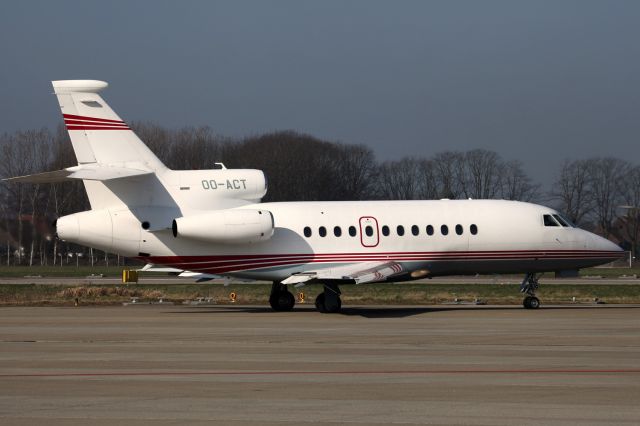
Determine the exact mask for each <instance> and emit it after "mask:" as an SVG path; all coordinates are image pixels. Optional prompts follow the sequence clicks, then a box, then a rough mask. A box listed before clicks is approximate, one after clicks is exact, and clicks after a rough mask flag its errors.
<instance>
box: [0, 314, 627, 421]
mask: <svg viewBox="0 0 640 426" xmlns="http://www.w3.org/2000/svg"><path fill="white" fill-rule="evenodd" d="M639 419H640V305H628V306H619V305H618V306H609V305H604V306H570V307H564V306H544V307H542V308H541V309H539V310H535V311H531V310H524V309H522V308H517V307H511V306H483V307H462V306H447V307H443V306H437V307H398V306H393V307H371V306H367V307H347V308H345V310H344V313H343V314H339V315H327V314H320V313H317V312H315V310H313V309H312V307H311V306H309V305H305V306H302V307H296V310H294V311H293V312H287V313H276V312H271V311H270V309H268V308H266V307H265V308H263V307H254V306H235V305H231V306H229V305H226V306H209V307H202V306H201V307H187V306H148V305H146V306H128V307H79V308H63V307H55V308H53V307H33V308H32V307H9V308H0V424H2V425H31V424H46V425H47V426H53V425H86V424H91V425H93V426H97V425H113V424H126V425H142V424H151V423H152V422H153V423H154V424H159V425H183V424H202V425H204V424H212V423H214V424H215V423H217V424H225V425H294V424H295V425H299V424H314V425H329V424H332V425H333V424H354V425H360V424H363V425H364V424H367V425H370V424H438V425H445V424H447V425H449V424H456V425H515V424H517V425H581V426H585V425H603V424H619V425H637V424H638V422H639Z"/></svg>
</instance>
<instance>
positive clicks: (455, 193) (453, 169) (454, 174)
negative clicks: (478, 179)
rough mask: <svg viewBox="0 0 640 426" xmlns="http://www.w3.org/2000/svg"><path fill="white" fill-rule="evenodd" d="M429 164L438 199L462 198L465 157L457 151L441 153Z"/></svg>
mask: <svg viewBox="0 0 640 426" xmlns="http://www.w3.org/2000/svg"><path fill="white" fill-rule="evenodd" d="M431 164H432V165H433V168H434V174H435V177H436V180H437V187H438V194H439V197H438V198H450V199H456V198H460V197H463V196H464V185H465V184H464V181H465V173H464V169H465V155H464V154H463V153H461V152H457V151H445V152H441V153H439V154H436V155H435V156H434V157H433V158H432V160H431Z"/></svg>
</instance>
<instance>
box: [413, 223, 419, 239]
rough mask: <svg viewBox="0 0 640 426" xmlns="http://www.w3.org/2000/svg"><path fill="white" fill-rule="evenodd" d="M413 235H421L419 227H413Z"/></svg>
mask: <svg viewBox="0 0 640 426" xmlns="http://www.w3.org/2000/svg"><path fill="white" fill-rule="evenodd" d="M411 233H412V234H413V235H416V236H417V235H418V234H420V228H418V225H413V226H412V227H411Z"/></svg>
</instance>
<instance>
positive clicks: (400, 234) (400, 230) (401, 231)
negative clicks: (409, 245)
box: [396, 225, 404, 237]
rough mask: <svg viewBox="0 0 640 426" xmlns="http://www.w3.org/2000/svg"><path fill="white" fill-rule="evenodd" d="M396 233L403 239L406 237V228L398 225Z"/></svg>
mask: <svg viewBox="0 0 640 426" xmlns="http://www.w3.org/2000/svg"><path fill="white" fill-rule="evenodd" d="M396 231H397V232H398V235H399V236H401V237H402V236H403V235H404V226H402V225H398V227H397V228H396Z"/></svg>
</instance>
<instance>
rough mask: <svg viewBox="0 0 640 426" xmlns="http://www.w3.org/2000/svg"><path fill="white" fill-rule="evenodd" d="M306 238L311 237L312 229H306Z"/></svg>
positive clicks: (306, 227)
mask: <svg viewBox="0 0 640 426" xmlns="http://www.w3.org/2000/svg"><path fill="white" fill-rule="evenodd" d="M304 236H305V237H307V238H309V237H310V236H311V228H309V227H308V226H305V227H304Z"/></svg>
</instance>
